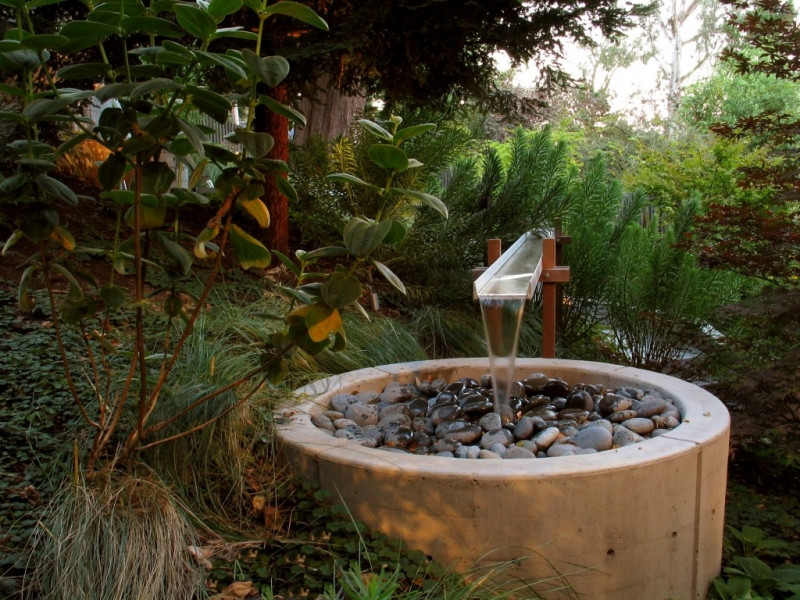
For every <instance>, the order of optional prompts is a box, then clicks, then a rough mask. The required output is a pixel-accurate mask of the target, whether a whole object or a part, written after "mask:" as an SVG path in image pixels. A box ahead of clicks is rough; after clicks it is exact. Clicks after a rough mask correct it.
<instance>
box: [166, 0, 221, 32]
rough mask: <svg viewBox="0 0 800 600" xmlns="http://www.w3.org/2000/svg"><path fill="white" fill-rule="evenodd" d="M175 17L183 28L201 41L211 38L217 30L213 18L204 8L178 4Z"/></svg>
mask: <svg viewBox="0 0 800 600" xmlns="http://www.w3.org/2000/svg"><path fill="white" fill-rule="evenodd" d="M175 17H176V19H177V20H178V24H179V25H180V26H181V27H183V28H184V29H185V30H186V31H187V32H188V33H189V34H190V35H192V36H194V37H196V38H198V39H200V40H206V39H208V38H210V37H211V35H212V34H213V33H214V32H215V31H216V30H217V24H216V22H215V21H214V19H213V17H212V16H211V15H210V14H208V13H207V12H206V11H204V10H203V9H202V8H199V7H197V6H192V5H191V4H176V5H175Z"/></svg>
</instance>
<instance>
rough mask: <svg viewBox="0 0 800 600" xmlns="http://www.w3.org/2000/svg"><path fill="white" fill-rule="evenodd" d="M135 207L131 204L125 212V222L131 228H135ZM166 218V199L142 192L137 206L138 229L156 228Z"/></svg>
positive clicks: (161, 224) (162, 223)
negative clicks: (139, 203)
mask: <svg viewBox="0 0 800 600" xmlns="http://www.w3.org/2000/svg"><path fill="white" fill-rule="evenodd" d="M135 217H136V207H135V206H131V207H130V208H129V209H128V211H127V212H126V213H125V224H126V225H127V226H128V227H130V228H131V229H134V230H135V228H136V220H135ZM166 219H167V201H166V199H164V198H157V197H154V196H150V195H149V194H142V197H141V205H140V207H139V230H140V231H145V230H148V229H158V228H159V227H162V226H163V225H164V222H165V221H166Z"/></svg>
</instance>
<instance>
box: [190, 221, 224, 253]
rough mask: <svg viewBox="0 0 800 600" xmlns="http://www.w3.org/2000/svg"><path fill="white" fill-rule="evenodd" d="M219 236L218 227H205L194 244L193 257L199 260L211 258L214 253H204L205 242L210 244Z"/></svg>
mask: <svg viewBox="0 0 800 600" xmlns="http://www.w3.org/2000/svg"><path fill="white" fill-rule="evenodd" d="M218 234H219V227H206V228H205V229H204V230H203V231H202V232H201V233H200V235H198V236H197V239H196V240H195V242H194V255H195V256H196V257H197V258H200V259H206V258H213V257H214V256H215V255H216V253H211V254H209V253H208V252H206V242H210V241H211V240H213V239H214V238H215V237H217V235H218Z"/></svg>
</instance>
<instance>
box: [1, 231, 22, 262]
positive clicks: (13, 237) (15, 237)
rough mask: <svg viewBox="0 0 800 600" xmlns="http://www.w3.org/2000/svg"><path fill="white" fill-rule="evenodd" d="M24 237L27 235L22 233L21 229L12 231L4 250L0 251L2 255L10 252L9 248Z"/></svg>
mask: <svg viewBox="0 0 800 600" xmlns="http://www.w3.org/2000/svg"><path fill="white" fill-rule="evenodd" d="M23 237H25V235H24V234H23V233H22V231H21V230H19V229H17V230H16V231H14V233H12V234H11V235H10V236H9V237H8V239H7V240H6V243H5V244H3V250H2V252H0V255H2V256H5V255H6V254H7V253H8V251H9V249H11V247H12V246H13V245H14V244H16V243H17V242H18V241H20V240H21V239H22V238H23Z"/></svg>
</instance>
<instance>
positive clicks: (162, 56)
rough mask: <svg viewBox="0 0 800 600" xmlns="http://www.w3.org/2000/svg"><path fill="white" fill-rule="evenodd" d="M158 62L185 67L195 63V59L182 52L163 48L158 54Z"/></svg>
mask: <svg viewBox="0 0 800 600" xmlns="http://www.w3.org/2000/svg"><path fill="white" fill-rule="evenodd" d="M156 63H157V64H159V65H161V66H164V65H168V66H169V65H172V66H176V67H185V66H187V65H191V64H193V63H194V61H193V60H192V59H190V58H186V57H185V56H183V55H182V54H178V53H177V52H171V51H169V50H163V51H161V52H159V53H158V54H157V55H156Z"/></svg>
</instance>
